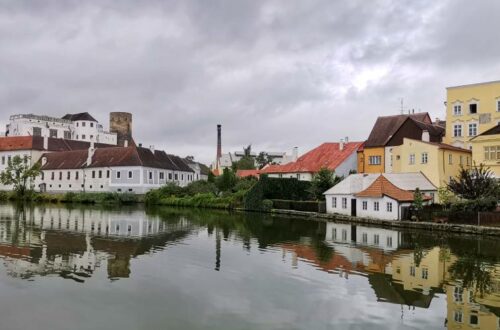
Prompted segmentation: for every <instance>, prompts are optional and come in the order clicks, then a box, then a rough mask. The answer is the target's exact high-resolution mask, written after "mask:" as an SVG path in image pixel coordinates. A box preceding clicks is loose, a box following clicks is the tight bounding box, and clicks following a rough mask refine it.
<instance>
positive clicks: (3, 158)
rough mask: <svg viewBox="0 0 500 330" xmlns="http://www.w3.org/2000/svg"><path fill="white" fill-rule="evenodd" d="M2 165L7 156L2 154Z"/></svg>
mask: <svg viewBox="0 0 500 330" xmlns="http://www.w3.org/2000/svg"><path fill="white" fill-rule="evenodd" d="M2 165H5V156H2Z"/></svg>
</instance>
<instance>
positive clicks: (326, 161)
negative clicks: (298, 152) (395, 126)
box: [260, 141, 362, 181]
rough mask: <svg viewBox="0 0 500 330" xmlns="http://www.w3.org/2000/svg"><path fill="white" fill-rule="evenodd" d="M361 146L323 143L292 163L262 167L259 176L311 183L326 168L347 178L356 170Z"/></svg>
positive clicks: (342, 142) (344, 143)
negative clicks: (315, 175)
mask: <svg viewBox="0 0 500 330" xmlns="http://www.w3.org/2000/svg"><path fill="white" fill-rule="evenodd" d="M361 145H362V142H344V141H341V142H340V143H323V144H322V145H320V146H319V147H316V148H314V149H312V150H310V151H309V152H307V153H305V154H304V155H302V156H300V157H299V158H298V159H297V160H296V161H294V162H291V163H288V164H284V165H269V166H267V167H264V168H263V169H262V170H261V171H260V174H267V175H268V176H269V177H274V178H296V179H298V180H302V181H311V180H312V178H313V176H314V174H316V173H317V172H318V171H319V170H320V169H321V168H327V169H329V170H331V171H334V172H335V175H337V176H347V175H349V173H350V172H351V171H355V170H356V169H357V151H358V149H359V148H360V147H361Z"/></svg>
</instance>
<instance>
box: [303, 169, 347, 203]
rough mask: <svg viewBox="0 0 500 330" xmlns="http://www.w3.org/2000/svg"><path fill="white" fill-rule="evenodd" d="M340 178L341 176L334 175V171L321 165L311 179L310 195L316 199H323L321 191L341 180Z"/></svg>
mask: <svg viewBox="0 0 500 330" xmlns="http://www.w3.org/2000/svg"><path fill="white" fill-rule="evenodd" d="M342 179H343V178H342V177H339V176H336V175H335V172H334V171H331V170H329V169H328V168H326V167H322V168H321V169H320V170H319V171H318V172H317V173H316V174H314V176H313V179H312V181H311V188H310V192H311V195H312V196H313V197H314V198H316V199H317V200H320V201H324V200H325V195H323V193H324V192H325V191H327V190H328V189H330V188H331V187H333V186H334V185H336V184H337V183H339V182H340V181H342Z"/></svg>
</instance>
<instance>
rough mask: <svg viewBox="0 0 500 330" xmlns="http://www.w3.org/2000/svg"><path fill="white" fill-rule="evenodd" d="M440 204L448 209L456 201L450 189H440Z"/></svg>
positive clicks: (442, 187)
mask: <svg viewBox="0 0 500 330" xmlns="http://www.w3.org/2000/svg"><path fill="white" fill-rule="evenodd" d="M438 197H439V203H441V204H443V205H444V206H445V208H447V207H448V206H449V205H450V204H451V203H452V202H453V200H454V195H453V193H452V192H451V191H450V190H449V189H448V187H444V186H441V187H439V188H438Z"/></svg>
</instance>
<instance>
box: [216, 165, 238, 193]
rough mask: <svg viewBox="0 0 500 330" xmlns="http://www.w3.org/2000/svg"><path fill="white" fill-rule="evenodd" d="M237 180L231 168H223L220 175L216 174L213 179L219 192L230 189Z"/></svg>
mask: <svg viewBox="0 0 500 330" xmlns="http://www.w3.org/2000/svg"><path fill="white" fill-rule="evenodd" d="M237 182H238V178H237V177H236V175H235V174H234V172H233V171H232V170H230V169H229V168H225V169H224V171H222V175H220V176H218V177H217V178H216V180H215V185H216V186H217V188H218V189H219V191H221V192H225V191H230V190H231V189H233V187H234V186H235V185H236V183H237Z"/></svg>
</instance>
